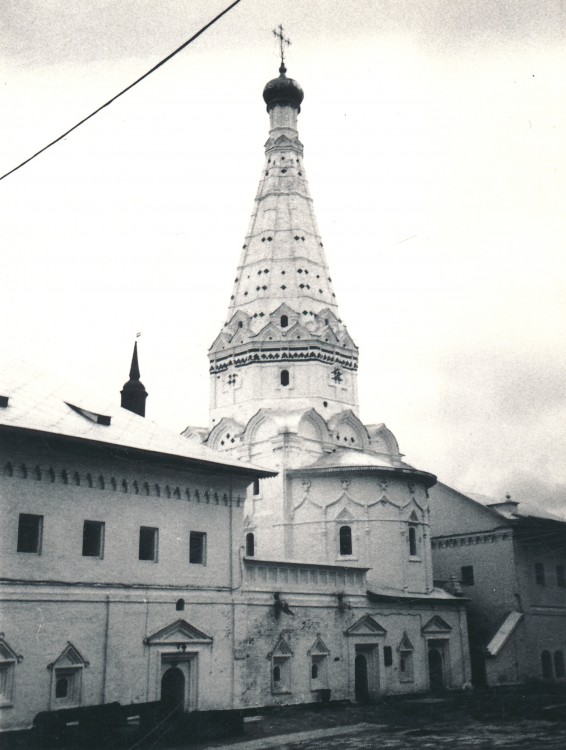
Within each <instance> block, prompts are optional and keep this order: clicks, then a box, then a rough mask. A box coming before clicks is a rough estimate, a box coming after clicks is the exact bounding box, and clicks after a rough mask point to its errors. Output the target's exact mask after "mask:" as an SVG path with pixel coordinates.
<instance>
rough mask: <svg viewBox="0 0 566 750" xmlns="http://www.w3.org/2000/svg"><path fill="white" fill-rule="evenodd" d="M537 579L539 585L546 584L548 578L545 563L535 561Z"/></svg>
mask: <svg viewBox="0 0 566 750" xmlns="http://www.w3.org/2000/svg"><path fill="white" fill-rule="evenodd" d="M535 580H536V582H537V585H538V586H545V585H546V580H545V577H544V564H543V563H535Z"/></svg>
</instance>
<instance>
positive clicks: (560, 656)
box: [554, 651, 565, 680]
mask: <svg viewBox="0 0 566 750" xmlns="http://www.w3.org/2000/svg"><path fill="white" fill-rule="evenodd" d="M564 675H565V671H564V653H563V652H562V651H555V652H554V676H555V677H556V679H557V680H560V679H562V678H563V677H564Z"/></svg>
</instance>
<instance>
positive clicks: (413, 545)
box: [409, 526, 418, 557]
mask: <svg viewBox="0 0 566 750" xmlns="http://www.w3.org/2000/svg"><path fill="white" fill-rule="evenodd" d="M417 554H418V544H417V529H416V527H415V526H409V555H410V556H411V557H416V556H417Z"/></svg>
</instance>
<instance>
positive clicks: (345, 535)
mask: <svg viewBox="0 0 566 750" xmlns="http://www.w3.org/2000/svg"><path fill="white" fill-rule="evenodd" d="M338 535H339V542H340V554H341V555H351V554H352V529H351V527H350V526H340V531H339V532H338Z"/></svg>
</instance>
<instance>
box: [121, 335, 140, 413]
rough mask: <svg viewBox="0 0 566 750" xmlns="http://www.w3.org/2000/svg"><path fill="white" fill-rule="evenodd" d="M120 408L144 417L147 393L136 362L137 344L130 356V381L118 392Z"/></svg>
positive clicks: (136, 343)
mask: <svg viewBox="0 0 566 750" xmlns="http://www.w3.org/2000/svg"><path fill="white" fill-rule="evenodd" d="M120 394H121V406H122V408H123V409H128V411H133V412H134V414H139V415H140V417H145V400H146V398H147V391H146V390H145V386H144V384H143V383H142V382H141V380H140V366H139V362H138V342H137V341H136V342H135V343H134V352H133V354H132V363H131V365H130V379H129V380H128V382H127V383H124V387H123V388H122V390H121V391H120Z"/></svg>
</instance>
